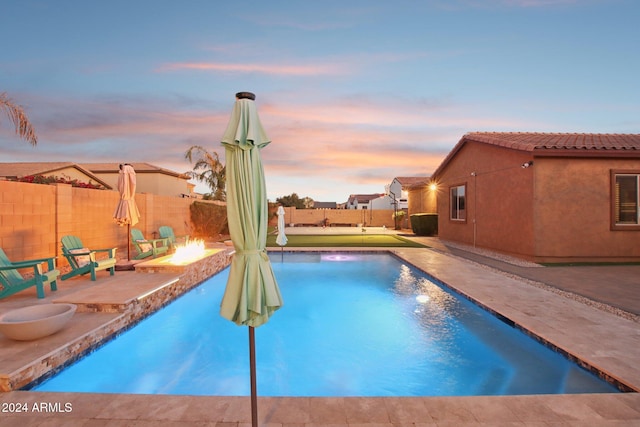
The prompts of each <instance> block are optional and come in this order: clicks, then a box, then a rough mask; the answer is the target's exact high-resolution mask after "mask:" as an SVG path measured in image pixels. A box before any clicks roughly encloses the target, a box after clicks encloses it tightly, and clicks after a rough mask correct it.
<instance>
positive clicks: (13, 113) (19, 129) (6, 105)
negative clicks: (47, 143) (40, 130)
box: [0, 92, 38, 145]
mask: <svg viewBox="0 0 640 427" xmlns="http://www.w3.org/2000/svg"><path fill="white" fill-rule="evenodd" d="M0 110H4V111H5V112H6V113H7V115H8V116H9V119H11V121H12V122H13V125H14V126H15V128H16V134H17V135H18V136H19V137H20V138H22V139H24V140H26V141H27V142H29V143H30V144H31V145H36V144H38V137H37V136H36V131H35V130H34V129H33V126H32V125H31V122H29V118H27V115H26V114H25V112H24V109H23V108H22V107H21V106H19V105H17V104H16V103H14V102H13V100H12V99H11V98H9V96H8V95H7V94H6V93H5V92H2V93H0Z"/></svg>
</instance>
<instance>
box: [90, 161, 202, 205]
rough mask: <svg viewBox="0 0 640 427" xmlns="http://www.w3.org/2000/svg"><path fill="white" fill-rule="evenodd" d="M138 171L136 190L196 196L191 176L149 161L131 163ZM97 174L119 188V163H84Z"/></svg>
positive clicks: (169, 194) (164, 194)
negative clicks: (190, 179)
mask: <svg viewBox="0 0 640 427" xmlns="http://www.w3.org/2000/svg"><path fill="white" fill-rule="evenodd" d="M130 164H131V166H133V169H134V170H135V171H136V192H137V193H149V194H156V195H159V196H175V197H196V194H195V193H193V188H194V185H193V184H191V183H189V182H188V180H189V176H188V175H186V174H183V173H178V172H174V171H171V170H169V169H164V168H161V167H158V166H154V165H151V164H149V163H130ZM81 166H82V167H84V168H85V169H87V170H90V171H91V172H92V173H93V174H94V175H95V176H97V177H99V178H101V179H102V180H104V181H105V182H107V183H109V184H110V185H111V186H112V187H113V188H115V189H117V188H118V174H119V172H120V168H119V163H82V164H81Z"/></svg>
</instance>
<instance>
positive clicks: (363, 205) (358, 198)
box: [345, 193, 384, 209]
mask: <svg viewBox="0 0 640 427" xmlns="http://www.w3.org/2000/svg"><path fill="white" fill-rule="evenodd" d="M383 196H384V194H382V193H375V194H351V195H350V196H349V199H348V200H347V204H346V206H345V209H371V201H372V200H375V199H378V198H380V197H383Z"/></svg>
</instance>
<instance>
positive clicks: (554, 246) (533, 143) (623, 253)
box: [410, 132, 640, 262]
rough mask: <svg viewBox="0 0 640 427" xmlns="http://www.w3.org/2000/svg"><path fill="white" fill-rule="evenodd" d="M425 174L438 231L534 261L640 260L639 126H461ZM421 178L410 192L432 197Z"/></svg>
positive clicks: (440, 235) (463, 240) (444, 234)
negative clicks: (563, 129) (576, 130)
mask: <svg viewBox="0 0 640 427" xmlns="http://www.w3.org/2000/svg"><path fill="white" fill-rule="evenodd" d="M431 181H432V182H433V183H435V184H437V213H438V217H439V223H438V235H439V237H440V238H441V239H444V240H451V241H456V242H462V243H466V244H470V245H474V246H478V247H483V248H489V249H492V250H496V251H500V252H504V253H509V254H513V255H517V256H520V257H522V258H526V259H531V260H534V261H537V262H583V261H584V262H587V261H589V262H591V261H640V205H639V203H640V193H639V192H640V134H568V133H511V132H509V133H498V132H477V133H468V134H466V135H464V136H463V137H462V139H461V140H460V141H459V142H458V144H457V145H456V146H455V147H454V148H453V150H452V151H451V152H450V153H449V154H448V155H447V157H446V158H445V159H444V161H443V162H442V164H440V166H439V167H438V168H437V169H436V171H435V172H434V173H433V175H432V180H431ZM426 184H427V183H426V182H423V183H418V184H416V185H414V187H413V188H414V191H412V197H413V194H414V193H417V194H416V195H417V196H419V197H420V198H421V199H422V198H424V199H428V198H429V197H432V196H429V195H428V193H429V192H431V191H434V190H431V189H430V187H429V186H428V185H426ZM410 213H417V212H410Z"/></svg>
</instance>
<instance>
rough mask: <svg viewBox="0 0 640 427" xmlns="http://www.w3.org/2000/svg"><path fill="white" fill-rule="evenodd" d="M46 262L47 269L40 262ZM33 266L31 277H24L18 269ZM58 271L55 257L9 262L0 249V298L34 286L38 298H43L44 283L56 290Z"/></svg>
mask: <svg viewBox="0 0 640 427" xmlns="http://www.w3.org/2000/svg"><path fill="white" fill-rule="evenodd" d="M45 262H46V263H47V271H43V270H42V264H44V263H45ZM23 268H33V277H31V278H29V279H25V278H24V277H22V275H21V274H20V272H19V271H18V269H23ZM59 274H60V271H58V270H56V263H55V258H40V259H32V260H27V261H17V262H11V261H9V258H8V257H7V254H5V253H4V251H3V250H2V249H0V299H2V298H4V297H8V296H9V295H13V294H15V293H16V292H20V291H22V290H25V289H28V288H30V287H31V286H35V287H36V293H37V294H38V298H44V285H45V284H47V283H48V284H49V287H50V288H51V290H52V291H56V290H58V286H57V282H56V281H57V279H58V275H59Z"/></svg>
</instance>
